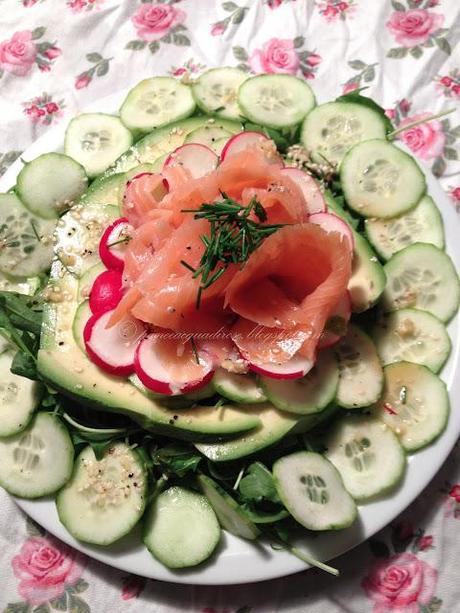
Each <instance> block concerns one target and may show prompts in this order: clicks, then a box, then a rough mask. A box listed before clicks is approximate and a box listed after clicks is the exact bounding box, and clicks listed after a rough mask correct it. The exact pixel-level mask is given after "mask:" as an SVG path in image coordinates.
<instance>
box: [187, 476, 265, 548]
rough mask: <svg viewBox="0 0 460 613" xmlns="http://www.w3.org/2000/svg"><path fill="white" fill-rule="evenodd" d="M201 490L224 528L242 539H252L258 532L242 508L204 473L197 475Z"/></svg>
mask: <svg viewBox="0 0 460 613" xmlns="http://www.w3.org/2000/svg"><path fill="white" fill-rule="evenodd" d="M198 483H199V484H200V487H201V491H202V492H203V494H204V495H205V496H206V498H207V499H208V500H209V502H210V503H211V506H212V508H213V509H214V513H215V514H216V515H217V519H218V520H219V523H220V525H221V526H222V528H223V529H224V530H227V532H230V533H231V534H234V535H235V536H240V537H241V538H244V539H249V540H254V539H256V538H257V537H258V536H259V534H260V532H259V529H258V528H257V526H256V525H255V524H254V523H253V522H252V521H251V520H250V519H249V517H247V516H246V514H245V512H244V510H243V509H242V508H241V507H240V505H239V504H238V503H237V502H236V500H234V499H233V498H232V497H231V496H230V495H229V494H227V492H226V491H225V490H224V489H222V488H221V487H220V485H218V484H217V483H216V482H215V481H213V479H210V478H209V477H207V476H206V475H200V476H199V477H198Z"/></svg>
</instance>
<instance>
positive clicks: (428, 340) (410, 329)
mask: <svg viewBox="0 0 460 613" xmlns="http://www.w3.org/2000/svg"><path fill="white" fill-rule="evenodd" d="M373 338H374V340H375V343H376V347H377V352H378V354H379V356H380V359H381V360H382V362H383V364H384V365H386V364H392V363H393V362H403V361H407V362H414V363H415V364H423V365H424V366H427V367H428V368H429V369H430V370H432V371H433V372H435V373H436V372H438V371H439V370H441V368H442V367H443V365H444V363H445V361H446V360H447V358H448V357H449V353H450V350H451V345H452V344H451V341H450V338H449V335H448V333H447V330H446V328H445V326H444V324H443V323H442V322H441V321H440V320H439V319H438V318H437V317H435V316H434V315H431V313H428V312H427V311H418V310H417V309H401V310H400V311H395V312H394V313H390V314H389V315H386V316H383V317H382V319H381V321H380V322H379V323H378V324H377V326H376V327H375V328H374V331H373Z"/></svg>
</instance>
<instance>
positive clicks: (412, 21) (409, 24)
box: [386, 9, 444, 47]
mask: <svg viewBox="0 0 460 613" xmlns="http://www.w3.org/2000/svg"><path fill="white" fill-rule="evenodd" d="M443 22H444V16H443V15H440V14H438V13H432V12H430V11H427V10H425V9H413V10H408V11H395V12H394V13H392V14H391V15H390V19H389V20H388V21H387V23H386V26H387V28H388V30H389V31H390V32H391V33H392V34H393V36H394V38H395V40H396V42H397V43H399V44H400V45H402V46H403V47H415V46H416V45H422V44H423V43H425V42H426V41H427V40H428V39H429V37H430V34H432V33H433V32H435V31H436V30H438V29H439V28H440V27H441V26H442V24H443Z"/></svg>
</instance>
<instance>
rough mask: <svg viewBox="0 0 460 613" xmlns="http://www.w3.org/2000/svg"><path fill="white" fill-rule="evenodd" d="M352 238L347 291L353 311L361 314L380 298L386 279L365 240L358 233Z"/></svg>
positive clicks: (381, 267)
mask: <svg viewBox="0 0 460 613" xmlns="http://www.w3.org/2000/svg"><path fill="white" fill-rule="evenodd" d="M353 236H354V237H355V250H354V254H353V263H352V275H351V278H350V281H349V283H348V291H349V292H350V298H351V305H352V309H353V311H354V312H355V313H362V312H363V311H367V309H370V308H371V307H372V306H374V304H375V303H376V302H377V300H378V299H379V298H380V296H381V295H382V293H383V291H384V289H385V285H386V282H387V278H386V275H385V271H384V269H383V266H382V265H381V264H380V262H379V261H378V259H377V256H376V255H375V253H374V252H373V251H372V249H371V247H370V245H369V243H368V242H367V240H366V239H365V238H363V237H362V236H361V234H359V233H358V232H354V234H353Z"/></svg>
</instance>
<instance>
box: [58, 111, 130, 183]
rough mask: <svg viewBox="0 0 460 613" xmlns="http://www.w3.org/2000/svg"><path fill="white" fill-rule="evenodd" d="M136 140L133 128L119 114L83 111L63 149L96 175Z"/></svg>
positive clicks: (87, 170)
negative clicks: (132, 131) (131, 130)
mask: <svg viewBox="0 0 460 613" xmlns="http://www.w3.org/2000/svg"><path fill="white" fill-rule="evenodd" d="M132 142H133V137H132V134H131V132H130V131H129V130H128V129H127V128H126V127H125V126H124V125H123V124H122V122H121V121H120V119H119V118H118V117H115V116H114V115H105V114H104V113H82V114H81V115H77V116H76V117H74V118H73V119H72V120H71V122H70V123H69V125H68V126H67V130H66V133H65V141H64V151H65V153H66V154H67V155H70V157H72V158H73V159H74V160H76V161H77V162H79V163H80V164H81V165H82V166H83V167H84V168H85V170H86V173H87V175H88V176H89V177H96V176H97V175H99V174H101V173H102V172H104V170H106V169H107V168H108V167H109V166H110V165H111V164H113V163H114V162H115V160H116V159H117V158H119V157H120V155H121V154H122V153H123V152H124V151H126V150H127V149H128V148H129V147H130V146H131V145H132Z"/></svg>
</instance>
